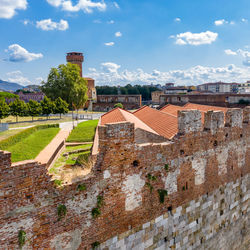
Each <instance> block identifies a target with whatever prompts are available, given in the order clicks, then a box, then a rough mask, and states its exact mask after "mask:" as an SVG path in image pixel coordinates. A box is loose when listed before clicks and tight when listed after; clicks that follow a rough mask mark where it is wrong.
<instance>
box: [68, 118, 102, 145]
mask: <svg viewBox="0 0 250 250" xmlns="http://www.w3.org/2000/svg"><path fill="white" fill-rule="evenodd" d="M97 124H98V120H91V121H86V122H81V123H79V124H78V126H77V127H76V128H74V129H73V130H72V131H71V133H70V135H69V137H68V139H67V142H91V141H93V140H94V136H95V130H96V127H97Z"/></svg>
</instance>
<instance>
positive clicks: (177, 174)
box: [0, 108, 250, 249]
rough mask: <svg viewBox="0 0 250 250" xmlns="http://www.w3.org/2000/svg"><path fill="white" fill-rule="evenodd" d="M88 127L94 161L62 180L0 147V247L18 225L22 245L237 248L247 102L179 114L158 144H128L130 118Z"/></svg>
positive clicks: (247, 168)
mask: <svg viewBox="0 0 250 250" xmlns="http://www.w3.org/2000/svg"><path fill="white" fill-rule="evenodd" d="M203 124H204V125H203ZM140 129H141V128H140ZM140 132H141V131H140ZM98 135H99V154H97V156H96V158H97V160H96V163H95V166H94V167H93V169H92V171H91V173H90V174H88V175H87V176H85V177H83V178H82V179H80V180H77V181H75V182H74V183H73V184H70V185H63V186H56V185H55V184H54V182H53V181H51V178H50V175H49V174H48V172H47V169H46V167H45V166H44V165H42V164H39V163H37V162H35V161H28V162H20V163H15V164H11V161H10V156H11V155H10V153H7V152H3V151H0V170H1V175H0V249H16V248H18V232H19V231H20V230H23V231H25V233H26V234H27V238H28V239H29V240H27V242H26V243H25V247H26V249H39V248H41V249H85V248H86V249H90V248H91V247H93V246H95V245H97V244H98V242H99V243H101V248H107V249H109V248H110V249H111V248H112V249H113V248H118V249H119V248H122V247H127V248H128V249H132V248H133V247H134V248H137V249H139V248H147V247H151V248H157V247H163V248H167V247H175V248H178V247H179V246H183V247H184V248H194V246H196V247H200V249H206V247H207V248H208V249H209V248H212V249H214V248H215V246H220V248H223V247H224V245H223V244H225V242H230V244H231V246H232V247H235V248H240V246H241V245H240V244H243V243H241V242H244V241H246V240H247V237H248V235H249V233H250V232H249V228H250V227H249V224H247V223H249V222H248V221H249V217H248V216H249V198H250V197H249V193H248V189H247V187H248V186H249V184H250V183H249V181H250V179H249V173H250V121H249V108H246V109H244V110H243V112H242V111H241V110H238V109H233V110H229V111H228V112H227V113H226V115H225V117H224V114H223V112H212V111H208V112H207V113H205V114H204V120H203V115H202V114H201V113H200V112H199V111H197V110H190V111H185V112H180V113H179V117H178V131H177V134H176V136H175V137H173V139H171V140H165V141H164V142H162V141H161V142H155V143H154V142H151V141H149V142H148V143H146V142H144V143H138V141H137V139H136V128H135V125H134V124H133V123H130V122H120V123H114V124H106V125H104V126H99V127H98ZM60 209H63V213H62V214H60ZM152 228H157V230H153V231H152V230H151V229H152ZM236 229H237V230H236ZM244 232H246V234H244ZM232 233H233V234H234V236H235V239H234V240H235V242H232V237H231V235H232ZM217 235H218V237H217ZM220 235H223V237H222V239H223V240H221V238H220V237H219V236H220ZM135 239H136V240H135ZM192 244H193V245H192ZM220 244H221V245H220ZM237 244H238V245H237ZM225 248H227V246H225ZM227 249H228V248H227Z"/></svg>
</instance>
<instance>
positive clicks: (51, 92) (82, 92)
mask: <svg viewBox="0 0 250 250" xmlns="http://www.w3.org/2000/svg"><path fill="white" fill-rule="evenodd" d="M83 87H84V88H83ZM42 91H43V92H44V93H45V94H46V95H47V96H48V97H49V98H51V99H52V100H53V101H54V100H56V99H57V98H58V97H61V98H62V99H63V100H64V101H66V102H67V103H68V104H69V105H70V106H71V107H72V104H73V103H74V102H76V101H75V99H76V96H75V95H76V94H77V98H78V100H79V98H82V100H81V101H77V103H81V104H85V102H86V101H87V98H86V93H87V91H88V88H87V81H86V80H85V79H83V78H82V77H81V76H80V67H79V66H78V65H75V64H71V63H68V64H66V65H64V64H61V65H59V66H58V68H52V69H51V70H50V73H49V75H48V79H47V82H43V83H42ZM77 91H79V92H77ZM82 106H83V105H82Z"/></svg>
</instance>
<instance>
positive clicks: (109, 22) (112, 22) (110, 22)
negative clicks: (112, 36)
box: [107, 20, 115, 24]
mask: <svg viewBox="0 0 250 250" xmlns="http://www.w3.org/2000/svg"><path fill="white" fill-rule="evenodd" d="M107 23H108V24H114V23H115V21H114V20H110V21H108V22H107Z"/></svg>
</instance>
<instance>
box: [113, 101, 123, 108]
mask: <svg viewBox="0 0 250 250" xmlns="http://www.w3.org/2000/svg"><path fill="white" fill-rule="evenodd" d="M114 108H121V109H123V105H122V103H120V102H118V103H116V104H115V105H114Z"/></svg>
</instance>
